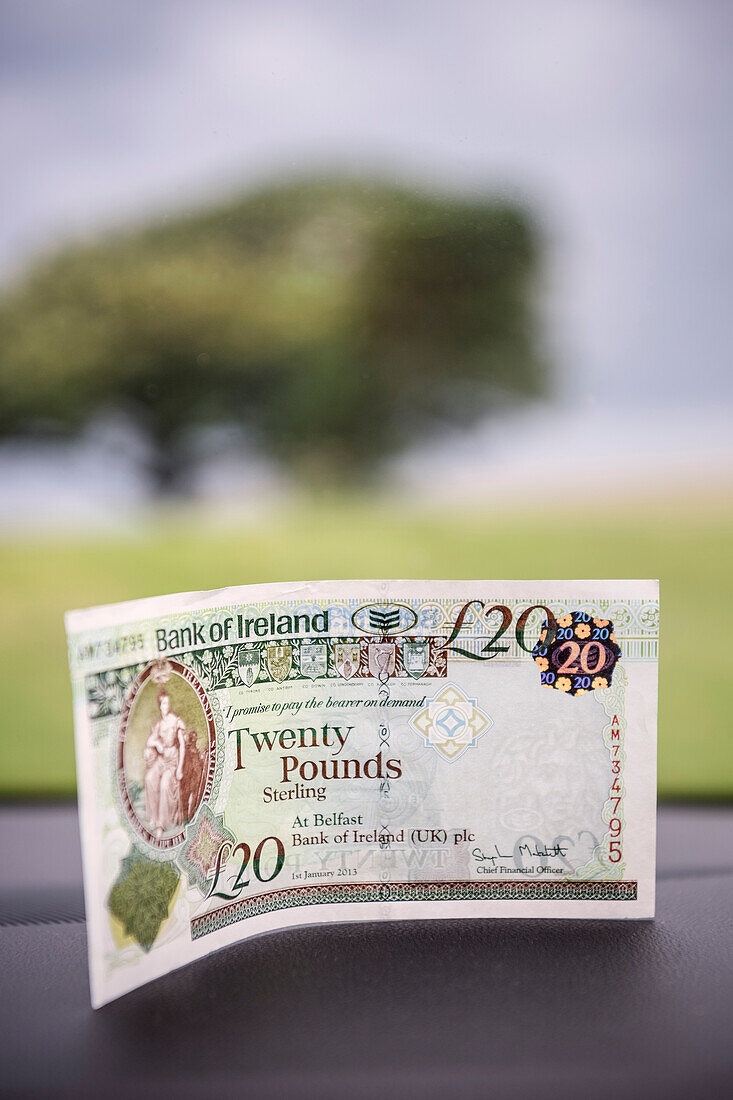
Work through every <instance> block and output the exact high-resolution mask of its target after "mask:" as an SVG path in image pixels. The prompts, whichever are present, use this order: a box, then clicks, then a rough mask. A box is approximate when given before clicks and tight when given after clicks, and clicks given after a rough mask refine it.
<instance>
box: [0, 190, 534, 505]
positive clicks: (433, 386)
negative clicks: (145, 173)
mask: <svg viewBox="0 0 733 1100" xmlns="http://www.w3.org/2000/svg"><path fill="white" fill-rule="evenodd" d="M537 251H538V248H537V243H536V239H535V233H534V230H533V228H532V226H531V224H530V223H529V220H528V218H527V216H526V214H525V213H524V212H522V211H521V210H520V209H518V208H516V207H513V206H511V205H508V204H506V203H497V202H491V201H484V200H481V201H480V200H474V201H466V200H458V199H448V198H441V197H435V196H429V195H426V194H422V193H419V192H415V191H411V190H408V189H400V188H395V187H391V186H384V185H380V184H376V183H366V184H364V183H359V182H356V181H353V180H352V181H349V180H346V181H344V180H330V181H318V182H297V183H291V184H288V185H281V186H273V187H269V188H267V189H263V190H260V191H258V192H256V193H252V194H250V195H248V196H246V197H244V198H242V199H239V200H237V201H231V202H229V203H227V204H225V205H220V206H217V207H214V208H207V209H203V210H200V211H198V212H196V213H194V214H192V215H181V216H179V217H177V218H175V219H166V220H165V221H164V222H163V223H162V224H158V225H154V226H152V227H150V228H147V229H142V230H135V231H127V232H124V233H118V234H114V235H109V236H107V237H106V238H104V239H101V240H99V241H98V242H96V243H92V244H88V245H80V246H74V247H70V248H68V249H66V250H64V251H62V252H60V253H58V254H57V255H55V256H53V257H52V258H50V259H46V260H44V261H42V262H39V263H38V264H37V265H36V266H35V267H34V268H33V269H32V270H31V271H30V272H29V273H28V275H27V276H26V277H25V278H24V280H23V281H22V282H20V283H19V284H17V285H15V286H13V287H11V288H10V289H9V290H8V292H7V293H6V294H5V296H4V298H3V300H2V303H0V332H2V336H1V337H0V432H2V433H4V434H10V433H18V432H38V431H42V430H49V429H50V430H57V431H58V430H60V431H66V432H73V431H77V430H79V429H80V428H81V427H82V426H83V425H84V424H85V423H87V422H88V421H89V420H90V419H91V418H93V417H95V416H97V415H99V414H100V413H104V412H105V411H107V410H110V409H114V410H120V409H122V410H124V411H125V412H126V413H128V414H129V415H130V416H132V417H133V418H134V420H135V422H136V423H137V424H138V425H140V426H141V427H142V428H143V430H144V432H145V433H146V436H147V437H148V438H149V440H150V442H151V454H152V456H153V458H152V460H151V468H150V474H151V477H152V478H153V480H154V484H155V486H156V488H157V489H158V490H159V491H172V490H175V489H180V488H181V487H182V486H183V485H184V484H185V481H186V476H187V473H188V472H189V471H190V465H191V462H192V455H193V453H194V452H193V446H192V440H193V435H194V430H195V429H196V428H197V427H200V426H201V425H205V424H207V423H232V422H236V423H239V424H241V425H242V426H244V427H246V428H247V429H248V430H249V432H250V434H251V435H253V436H254V438H255V439H256V440H257V441H258V442H259V443H260V445H261V446H262V447H263V448H264V449H265V450H266V451H267V452H268V453H269V455H270V456H271V457H272V458H274V459H276V460H281V461H284V462H285V463H286V464H287V465H288V466H289V467H291V468H292V469H293V470H294V471H295V472H296V473H300V474H302V475H304V476H307V477H318V478H321V477H324V476H325V477H329V476H330V477H336V478H345V477H351V476H354V475H357V474H360V473H363V472H364V471H369V470H370V469H374V468H375V464H376V462H377V461H378V460H379V459H380V458H382V457H383V456H387V455H389V454H390V453H392V452H393V451H395V450H396V449H398V448H399V447H401V446H403V445H404V444H406V443H408V442H410V441H411V440H413V439H415V438H416V437H419V436H426V435H427V436H429V435H430V434H431V433H432V432H434V431H435V430H436V429H437V428H439V427H440V426H442V425H445V424H447V423H450V422H458V423H461V424H468V423H470V422H472V421H474V420H475V419H476V418H477V417H478V416H480V415H484V414H485V413H486V412H487V411H491V410H492V409H496V408H499V407H501V405H502V403H503V402H505V401H506V400H507V399H517V398H519V399H524V398H528V397H531V396H534V395H536V394H539V393H540V392H541V391H542V389H543V385H544V380H545V372H544V370H543V364H542V362H541V360H540V357H539V356H538V353H537V341H536V331H535V322H534V315H533V314H534V311H533V301H532V285H533V280H534V276H535V273H536V266H537Z"/></svg>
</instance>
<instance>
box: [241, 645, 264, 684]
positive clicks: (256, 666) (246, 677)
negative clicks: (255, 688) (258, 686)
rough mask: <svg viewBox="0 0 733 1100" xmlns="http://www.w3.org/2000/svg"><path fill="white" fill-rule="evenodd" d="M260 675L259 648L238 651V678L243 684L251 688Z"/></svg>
mask: <svg viewBox="0 0 733 1100" xmlns="http://www.w3.org/2000/svg"><path fill="white" fill-rule="evenodd" d="M259 674H260V647H259V646H253V647H252V649H240V651H239V676H240V678H241V680H242V683H243V684H246V685H247V687H252V684H253V683H254V682H255V680H256V679H257V677H258V676H259Z"/></svg>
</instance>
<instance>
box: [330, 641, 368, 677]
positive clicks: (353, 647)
mask: <svg viewBox="0 0 733 1100" xmlns="http://www.w3.org/2000/svg"><path fill="white" fill-rule="evenodd" d="M333 659H334V664H335V665H336V671H337V672H338V674H339V676H343V678H344V680H350V679H351V677H352V676H355V675H356V673H357V672H358V671H359V665H360V663H361V651H360V649H359V645H358V643H354V642H338V643H337V644H336V645H335V646H334V647H333Z"/></svg>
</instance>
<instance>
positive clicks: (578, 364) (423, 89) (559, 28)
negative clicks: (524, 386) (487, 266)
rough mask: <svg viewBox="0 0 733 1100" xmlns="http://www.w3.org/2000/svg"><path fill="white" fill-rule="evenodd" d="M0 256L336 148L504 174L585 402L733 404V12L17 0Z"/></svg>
mask: <svg viewBox="0 0 733 1100" xmlns="http://www.w3.org/2000/svg"><path fill="white" fill-rule="evenodd" d="M1 18H2V22H3V27H2V35H1V39H2V47H1V53H0V110H1V111H2V117H3V119H4V138H3V149H4V152H5V170H4V171H3V174H2V176H3V179H2V185H1V186H2V208H3V212H4V215H5V217H4V218H3V219H2V224H1V226H0V265H2V267H3V268H4V270H5V271H6V273H8V272H12V271H14V270H16V269H17V268H18V266H20V265H22V263H23V261H24V259H25V258H26V257H27V256H28V255H29V254H31V253H32V251H33V250H35V249H39V248H43V247H46V246H48V245H49V244H50V243H52V242H54V241H56V240H58V239H61V238H63V237H64V236H65V235H68V234H70V233H79V232H83V231H86V230H88V229H90V228H93V227H95V226H98V225H105V224H109V223H116V222H118V221H120V220H125V219H126V218H129V217H138V216H141V215H143V214H145V213H146V212H148V211H150V210H157V211H163V212H166V211H170V210H172V209H173V208H176V207H180V206H185V205H187V204H190V203H191V202H193V201H194V200H195V198H196V197H197V196H200V195H208V194H210V193H211V191H212V190H217V189H222V190H223V189H226V188H227V187H228V186H230V185H232V184H236V185H238V186H239V185H241V184H245V183H246V182H247V181H248V180H250V179H253V178H259V177H262V176H263V175H266V174H267V173H269V172H271V171H272V172H278V173H279V172H282V171H296V170H297V171H299V170H303V169H307V168H308V167H310V166H316V165H319V164H331V163H336V164H345V165H348V166H349V167H354V168H365V169H370V170H371V169H373V168H374V167H375V166H378V167H381V168H382V169H383V170H384V171H385V172H388V173H391V174H392V175H407V176H414V177H417V178H427V179H429V180H436V181H446V182H449V183H456V184H459V185H460V186H469V187H476V186H478V187H484V186H486V187H490V188H495V189H496V188H504V189H507V190H508V191H510V192H512V193H514V194H521V195H524V196H526V197H527V199H528V201H529V202H530V204H531V205H532V207H533V208H534V209H535V211H536V212H537V214H538V215H539V217H540V218H541V221H542V224H543V225H544V228H545V232H546V235H547V237H548V240H549V243H550V261H551V262H550V265H549V269H548V279H547V286H548V294H547V310H548V316H549V318H550V321H551V334H552V339H553V343H554V344H555V348H556V352H555V354H556V357H557V358H558V360H559V361H561V362H563V363H564V364H566V368H567V369H566V373H565V376H564V381H563V387H564V393H565V399H566V401H570V402H572V397H571V394H572V395H574V396H575V397H576V398H577V400H578V401H579V402H580V404H581V405H585V404H588V403H590V404H591V405H592V404H594V403H598V402H604V403H606V402H611V403H612V404H613V405H614V406H618V407H621V408H623V407H624V406H626V407H629V408H631V407H633V406H638V404H639V403H640V402H641V403H643V404H647V405H648V406H649V405H651V406H652V407H654V406H657V405H659V406H664V405H681V404H695V405H698V406H701V405H707V404H712V403H717V402H728V401H731V400H732V399H733V381H732V376H731V371H730V370H729V367H728V362H729V356H730V346H731V337H732V336H733V332H732V330H731V322H730V315H731V308H730V303H731V291H732V290H733V286H732V283H733V277H732V272H733V264H732V263H731V255H732V254H733V240H732V237H733V232H732V230H733V217H732V215H731V201H730V192H731V184H732V182H733V180H732V176H733V173H732V172H731V144H730V130H731V126H730V103H731V101H732V93H733V66H731V64H730V57H731V39H732V37H733V35H732V34H731V30H732V29H733V7H732V6H731V5H729V4H727V3H716V2H709V3H707V2H706V3H700V2H689V3H676V2H673V0H651V2H643V0H636V2H624V0H607V2H606V0H553V2H552V3H547V2H546V0H537V2H534V0H532V2H530V0H512V2H511V3H503V2H502V3H491V2H486V0H484V2H482V0H477V2H461V0H438V2H431V0H420V2H415V3H413V2H411V0H410V2H407V0H403V2H400V0H391V2H383V0H365V2H349V0H306V2H296V0H291V2H288V0H266V2H265V0H263V2H259V3H248V2H244V0H178V2H176V3H169V2H161V0H124V2H119V0H102V2H100V0H79V2H76V3H74V2H68V0H67V2H61V0H35V2H34V0H4V3H3V6H2V17H1Z"/></svg>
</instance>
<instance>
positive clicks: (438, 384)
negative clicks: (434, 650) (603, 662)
mask: <svg viewBox="0 0 733 1100" xmlns="http://www.w3.org/2000/svg"><path fill="white" fill-rule="evenodd" d="M0 21H1V23H2V34H1V35H0V100H1V101H2V105H3V117H4V123H5V126H4V134H5V140H4V147H5V150H6V170H5V172H4V173H3V179H2V183H1V184H0V186H1V187H2V190H3V195H2V199H3V203H2V206H3V211H4V214H5V217H4V218H3V219H2V220H1V221H0V279H1V285H0V515H1V516H2V534H1V535H0V597H1V600H2V608H3V616H2V620H3V630H2V632H0V667H2V670H3V674H2V675H3V688H2V700H3V709H4V721H3V724H2V727H0V796H4V797H21V798H26V797H49V796H52V797H67V796H70V795H71V794H73V791H74V785H75V779H74V758H73V734H72V725H71V693H70V688H69V684H68V672H67V667H66V649H65V640H64V632H63V612H64V611H66V610H68V609H70V608H73V607H83V606H88V605H91V604H96V603H109V602H114V601H117V600H122V599H130V598H135V597H139V596H147V595H154V594H159V593H165V592H175V591H180V590H187V589H195V590H198V589H206V588H219V587H222V586H224V585H229V584H245V583H254V582H258V581H266V580H286V579H307V578H312V579H318V578H326V577H330V578H339V577H359V576H362V577H364V576H367V577H374V576H378V577H389V576H391V577H406V576H409V577H426V578H429V577H433V578H444V577H445V578H447V577H451V578H472V577H473V578H503V577H527V578H535V577H539V578H542V577H545V578H548V577H659V578H660V579H661V595H662V644H661V663H660V724H659V739H660V753H659V764H660V771H659V783H660V794H661V795H662V796H663V797H667V798H725V799H728V798H731V797H733V738H732V737H731V732H730V722H729V719H728V718H727V710H728V707H727V703H728V692H727V689H728V685H729V682H730V674H729V669H728V666H727V660H726V646H725V632H726V628H727V610H728V608H729V607H730V602H731V595H732V594H733V582H732V581H731V572H730V563H731V560H732V554H731V551H732V550H733V508H732V507H731V505H732V503H733V441H732V439H733V437H732V434H731V410H732V409H733V375H732V373H731V370H730V366H729V360H730V347H731V337H732V336H733V333H732V332H731V327H732V326H731V310H730V302H731V292H732V291H733V262H732V260H731V257H732V255H733V240H732V237H733V215H732V214H731V203H730V190H731V184H732V183H733V171H732V167H733V165H732V153H731V142H730V122H729V106H728V104H729V102H730V99H731V93H732V92H733V75H732V73H731V66H730V63H729V58H730V50H731V44H732V42H731V39H732V38H733V34H732V33H731V32H732V31H733V12H732V11H731V9H730V8H729V6H728V5H722V4H721V5H717V4H709V5H700V4H695V3H694V2H692V0H668V2H664V3H663V2H661V0H659V2H656V0H651V2H648V3H641V2H632V0H628V2H624V0H621V2H618V0H616V2H611V0H608V2H605V0H594V2H593V3H587V2H585V0H557V2H556V3H554V4H552V5H547V4H543V3H541V2H540V0H518V2H517V3H514V4H511V5H505V4H499V3H492V2H483V0H458V2H455V3H448V2H447V0H445V2H444V0H438V2H435V3H424V2H423V3H420V4H418V3H413V2H411V0H401V2H398V3H394V2H393V3H382V2H380V0H372V2H366V0H364V2H359V0H355V2H345V3H344V2H341V3H337V2H336V0H311V2H310V3H306V2H305V0H289V2H288V0H269V2H268V3H248V2H242V0H208V2H207V3H203V2H201V0H181V2H179V3H178V4H176V5H170V4H166V3H162V2H160V0H146V2H145V3H142V2H138V0H128V2H127V3H125V4H122V3H121V2H118V0H109V2H107V3H104V4H97V3H93V2H92V0H76V2H61V0H34V2H32V3H20V2H19V0H7V2H6V3H5V4H4V5H3V8H2V14H1V15H0Z"/></svg>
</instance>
